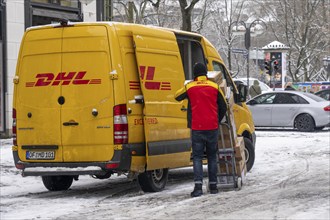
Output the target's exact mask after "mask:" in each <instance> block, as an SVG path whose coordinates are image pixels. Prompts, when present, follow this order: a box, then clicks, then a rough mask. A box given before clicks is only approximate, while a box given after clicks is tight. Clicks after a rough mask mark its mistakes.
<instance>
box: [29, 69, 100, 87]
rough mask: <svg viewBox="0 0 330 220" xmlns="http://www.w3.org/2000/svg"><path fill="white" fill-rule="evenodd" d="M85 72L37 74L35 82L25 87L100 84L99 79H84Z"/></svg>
mask: <svg viewBox="0 0 330 220" xmlns="http://www.w3.org/2000/svg"><path fill="white" fill-rule="evenodd" d="M86 73H87V72H86V71H80V72H68V73H66V72H60V73H58V74H57V75H56V77H55V75H54V74H53V73H39V74H37V75H36V79H38V80H37V81H36V82H27V83H26V84H25V85H26V87H38V86H58V85H62V86H65V85H70V84H73V85H86V84H101V79H84V77H85V75H86Z"/></svg>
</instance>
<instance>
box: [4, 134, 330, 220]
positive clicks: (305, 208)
mask: <svg viewBox="0 0 330 220" xmlns="http://www.w3.org/2000/svg"><path fill="white" fill-rule="evenodd" d="M0 150H1V154H0V156H1V157H0V162H1V163H0V166H1V176H0V178H1V179H0V187H1V191H0V193H1V195H0V205H1V206H0V219H1V220H7V219H330V214H329V213H330V173H329V169H330V168H329V167H330V131H329V130H323V131H321V132H314V133H304V132H298V131H294V130H284V131H278V130H268V131H261V130H259V131H257V146H256V161H255V164H254V167H253V169H252V170H251V172H250V173H248V175H247V181H246V183H245V184H244V186H243V188H242V189H241V190H240V191H235V190H230V191H222V192H220V193H219V194H216V195H210V194H207V193H206V190H205V188H204V195H203V196H201V197H198V198H191V197H190V195H189V194H190V192H191V190H192V188H193V181H192V177H193V173H192V168H184V169H176V170H172V171H171V172H170V176H169V182H168V184H167V186H166V188H165V190H164V191H162V192H158V193H144V192H142V191H141V190H140V188H139V186H138V184H137V183H136V182H135V181H128V180H127V178H126V177H125V176H119V177H117V176H115V177H111V178H110V179H106V180H98V179H93V178H91V177H89V176H81V177H80V179H79V181H76V182H74V183H73V185H72V187H71V188H70V190H68V191H64V192H49V191H47V190H46V188H45V187H44V186H43V184H42V181H41V178H40V177H25V178H23V177H22V176H21V175H20V173H19V171H18V170H17V169H16V168H15V167H14V164H13V159H12V152H11V140H10V139H5V140H1V147H0Z"/></svg>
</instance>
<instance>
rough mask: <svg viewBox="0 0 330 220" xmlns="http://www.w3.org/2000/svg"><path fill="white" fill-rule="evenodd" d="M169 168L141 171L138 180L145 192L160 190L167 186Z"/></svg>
mask: <svg viewBox="0 0 330 220" xmlns="http://www.w3.org/2000/svg"><path fill="white" fill-rule="evenodd" d="M167 178H168V169H158V170H151V171H146V172H144V173H141V174H140V175H139V176H138V181H139V184H140V187H141V189H142V190H143V191H144V192H159V191H161V190H163V189H164V188H165V185H166V183H167Z"/></svg>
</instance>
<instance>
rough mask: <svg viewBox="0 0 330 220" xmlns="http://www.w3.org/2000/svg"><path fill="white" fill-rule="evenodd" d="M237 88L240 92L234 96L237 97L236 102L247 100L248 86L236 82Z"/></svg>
mask: <svg viewBox="0 0 330 220" xmlns="http://www.w3.org/2000/svg"><path fill="white" fill-rule="evenodd" d="M236 87H237V90H238V94H235V96H234V98H235V103H242V102H246V97H247V92H248V89H247V86H246V85H244V84H243V83H237V84H236Z"/></svg>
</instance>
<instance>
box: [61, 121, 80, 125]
mask: <svg viewBox="0 0 330 220" xmlns="http://www.w3.org/2000/svg"><path fill="white" fill-rule="evenodd" d="M63 125H64V126H78V125H79V123H78V122H75V121H67V122H64V123H63Z"/></svg>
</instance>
